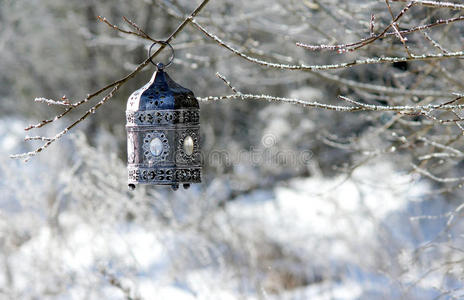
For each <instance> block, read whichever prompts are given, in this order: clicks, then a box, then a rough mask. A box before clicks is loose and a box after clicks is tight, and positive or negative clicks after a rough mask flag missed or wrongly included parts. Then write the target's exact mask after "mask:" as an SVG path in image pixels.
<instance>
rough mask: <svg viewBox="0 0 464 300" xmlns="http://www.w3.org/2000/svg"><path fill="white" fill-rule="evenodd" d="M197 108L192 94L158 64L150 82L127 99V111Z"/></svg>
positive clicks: (196, 102)
mask: <svg viewBox="0 0 464 300" xmlns="http://www.w3.org/2000/svg"><path fill="white" fill-rule="evenodd" d="M183 108H199V106H198V101H197V100H196V99H195V96H194V95H193V92H192V91H191V90H189V89H187V88H184V87H183V86H181V85H179V84H178V83H176V82H175V81H174V80H172V79H171V77H169V75H168V74H167V73H166V72H165V71H164V70H163V65H162V64H158V70H157V71H155V73H154V74H153V76H152V77H151V80H150V81H149V82H148V83H147V84H146V85H144V86H143V87H141V88H140V89H138V90H136V91H135V92H134V93H132V95H131V96H130V97H129V101H128V103H127V110H128V111H129V110H130V111H138V110H153V109H155V110H165V109H183Z"/></svg>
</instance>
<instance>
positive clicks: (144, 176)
mask: <svg viewBox="0 0 464 300" xmlns="http://www.w3.org/2000/svg"><path fill="white" fill-rule="evenodd" d="M168 65H169V64H168ZM166 66H167V65H166ZM166 66H163V64H161V63H159V64H158V65H157V70H156V71H155V73H154V74H153V76H152V78H151V80H150V81H149V82H148V83H147V84H146V85H145V86H143V87H142V88H140V89H138V90H137V91H135V92H134V93H132V95H131V96H130V97H129V99H128V101H127V110H126V118H127V125H126V129H127V157H128V166H127V168H128V184H129V188H130V189H135V187H136V185H137V184H156V185H171V187H172V188H173V189H174V190H176V189H177V188H178V187H179V184H183V186H184V188H188V187H189V186H190V183H199V182H201V155H200V132H199V131H200V109H199V105H198V101H197V100H196V99H195V96H194V95H193V92H192V91H190V90H189V89H186V88H184V87H182V86H180V85H179V84H177V83H176V82H174V81H173V80H172V79H171V78H170V77H169V76H168V74H167V73H166V72H165V71H164V68H165V67H166Z"/></svg>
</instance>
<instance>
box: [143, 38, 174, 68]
mask: <svg viewBox="0 0 464 300" xmlns="http://www.w3.org/2000/svg"><path fill="white" fill-rule="evenodd" d="M156 44H162V45H165V46H168V47H169V48H170V49H171V57H169V62H168V63H167V64H163V63H161V62H159V63H157V64H155V63H154V62H153V60H151V49H152V48H153V46H154V45H156ZM148 59H149V60H150V62H151V63H152V64H154V65H155V66H156V68H157V69H158V70H162V69H164V68H167V67H169V66H170V65H171V64H172V61H173V60H174V48H173V47H172V46H171V44H169V43H168V42H165V41H156V42H154V43H153V44H151V46H150V48H149V49H148Z"/></svg>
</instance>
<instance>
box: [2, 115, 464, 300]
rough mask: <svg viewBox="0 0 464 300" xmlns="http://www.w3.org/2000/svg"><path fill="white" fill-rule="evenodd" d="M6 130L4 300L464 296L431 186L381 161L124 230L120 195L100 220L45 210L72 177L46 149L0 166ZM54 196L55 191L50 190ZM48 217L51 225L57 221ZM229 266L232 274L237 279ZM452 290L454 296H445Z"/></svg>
mask: <svg viewBox="0 0 464 300" xmlns="http://www.w3.org/2000/svg"><path fill="white" fill-rule="evenodd" d="M5 122H6V121H5ZM9 124H10V126H9V128H10V130H6V129H5V127H7V126H0V128H2V129H0V130H3V132H0V145H2V148H1V152H2V153H1V155H2V158H1V159H0V162H1V165H0V167H1V169H2V170H1V171H2V173H1V175H0V187H1V189H2V194H1V195H0V207H1V211H0V214H1V216H2V218H1V219H0V230H1V231H0V247H1V248H0V249H2V252H3V259H2V261H3V263H4V266H3V268H2V269H3V272H0V295H5V296H6V295H13V298H16V299H32V298H34V297H36V298H35V299H51V298H53V299H124V298H125V296H131V297H133V298H137V297H141V298H142V299H263V298H264V299H316V300H319V299H321V300H322V299H347V300H348V299H448V297H451V296H452V295H454V296H456V297H459V296H462V297H464V294H463V292H462V290H460V289H462V288H463V284H462V281H461V282H460V281H459V278H460V276H461V278H462V274H463V272H462V267H460V266H462V263H460V264H457V265H456V266H449V265H448V266H446V267H443V268H440V267H439V266H441V265H443V264H445V265H446V262H447V261H453V260H459V259H462V258H460V257H462V254H461V256H459V255H457V254H456V253H455V252H449V251H447V250H446V249H447V248H448V247H447V246H443V244H442V243H441V242H442V241H443V239H445V240H446V238H448V239H450V238H451V239H453V240H452V241H451V242H448V244H447V245H449V246H453V247H455V248H459V247H460V249H463V248H462V246H463V245H462V241H461V240H459V239H462V237H460V235H459V227H454V231H453V230H449V231H448V232H447V235H441V234H440V232H441V231H442V230H444V229H445V227H446V225H447V224H446V222H447V221H448V218H445V217H440V216H441V215H442V214H446V213H447V212H449V211H451V210H453V209H454V207H453V205H452V204H447V203H445V202H444V201H443V200H441V199H440V198H437V197H431V196H427V192H428V191H429V190H430V186H429V185H428V184H427V183H426V182H425V181H423V180H421V179H420V178H418V177H415V176H413V175H408V174H399V173H396V172H395V171H394V170H393V167H392V165H391V164H390V163H388V162H378V163H376V164H371V165H366V166H363V167H360V168H359V169H358V170H357V171H356V172H355V173H354V174H353V176H352V177H351V178H350V179H346V178H344V177H342V176H340V177H338V178H317V177H312V178H302V179H294V180H292V181H290V182H288V183H287V184H286V185H285V186H284V185H282V186H276V187H275V188H274V189H272V190H266V191H264V190H263V191H255V192H252V193H251V194H245V195H242V196H240V197H239V198H237V199H235V200H234V201H231V202H229V203H228V204H227V205H225V207H224V209H214V210H211V211H207V214H206V215H201V214H198V215H197V216H196V217H191V216H190V215H189V213H188V212H189V210H188V209H186V211H185V212H184V214H182V213H181V212H179V211H175V212H174V213H173V215H172V216H171V219H169V218H168V220H167V221H166V220H165V222H164V223H163V222H161V221H155V220H154V219H155V215H156V213H155V211H154V212H153V213H150V212H147V211H145V213H146V214H145V215H143V217H140V218H137V217H136V218H135V219H134V220H133V221H128V220H125V219H124V218H119V217H115V216H114V215H115V214H117V212H115V211H117V210H118V209H115V207H116V208H118V207H119V206H111V205H116V204H115V203H113V202H117V203H126V202H124V201H126V200H120V199H125V198H124V197H128V196H125V194H123V192H121V196H115V197H111V196H109V195H99V196H98V197H102V198H95V196H92V195H89V196H88V197H89V199H90V198H92V199H104V198H105V197H106V198H108V201H109V204H108V206H107V208H106V209H107V210H106V211H105V209H103V210H102V211H101V209H102V208H101V207H100V206H99V205H100V204H99V203H96V204H94V205H95V206H94V207H93V209H88V210H84V211H83V206H82V205H81V204H76V203H73V202H70V203H68V204H67V205H64V206H63V204H61V205H62V206H63V207H61V206H60V207H59V208H56V207H55V206H54V205H50V199H55V198H60V197H63V198H66V196H65V192H63V193H64V194H63V195H61V194H60V192H59V191H60V190H63V191H65V190H69V189H70V188H69V187H66V184H67V182H68V184H69V181H67V180H68V179H69V178H68V179H66V178H67V176H69V174H70V173H69V171H66V172H65V171H63V170H61V169H60V168H59V166H58V164H59V160H58V162H56V161H54V159H56V157H57V155H59V151H61V150H60V149H59V148H58V147H56V148H55V149H54V150H52V151H54V153H53V154H52V155H50V156H48V158H47V157H45V155H44V156H43V157H41V158H40V159H36V160H33V161H31V162H29V163H27V164H23V163H21V162H17V161H11V160H9V159H8V158H7V157H6V156H5V154H7V153H10V152H12V151H18V150H22V149H21V146H20V145H19V144H17V143H16V142H15V141H16V140H17V137H18V136H20V134H22V132H21V131H20V130H19V128H22V126H21V125H23V124H21V123H20V122H16V123H14V122H13V123H12V122H11V121H10V123H9ZM11 124H12V125H11ZM0 125H1V124H0ZM58 157H59V156H58ZM102 163H105V162H102ZM121 165H122V166H123V165H124V164H123V162H121ZM120 169H121V168H120ZM54 170H55V171H56V173H57V174H55V173H54V172H55V171H54ZM33 171H34V172H33ZM118 172H122V173H124V170H123V169H122V171H121V170H119V169H118ZM37 173H40V174H37ZM124 180H125V178H123V180H122V181H124ZM22 182H24V183H22ZM74 182H75V184H76V185H78V184H79V181H78V180H76V181H74ZM56 185H58V186H59V187H60V188H58V189H53V188H52V187H53V186H56ZM61 186H62V188H61ZM124 189H125V187H124ZM51 190H58V192H56V191H55V192H50V191H51ZM71 190H72V189H71ZM124 193H125V192H124ZM177 193H178V194H176V196H175V197H176V198H175V199H176V200H173V201H174V202H175V203H180V204H182V203H186V202H184V201H188V202H189V203H193V204H195V203H204V202H205V199H206V198H207V197H208V199H209V198H211V197H212V198H214V194H213V195H210V194H209V187H200V188H193V189H191V190H189V191H188V192H177ZM118 195H119V194H118ZM145 196H146V195H145ZM145 196H144V197H145ZM118 197H121V198H118ZM159 197H164V196H159ZM83 198H85V196H83ZM89 199H87V200H86V201H88V200H89ZM92 199H91V200H92ZM160 199H161V198H160ZM98 201H100V200H98ZM131 201H132V202H130V201H128V202H127V203H126V204H127V205H129V204H128V203H134V201H133V200H131ZM157 201H158V200H157ZM83 202H85V201H84V200H83ZM159 203H161V200H159ZM213 203H214V201H213ZM126 204H125V205H126ZM193 204H191V205H193ZM187 206H188V205H187ZM175 207H182V205H179V206H175ZM57 210H59V211H60V213H53V212H54V211H57ZM50 216H55V217H56V219H54V218H53V217H50ZM431 216H438V217H431ZM172 220H175V222H173V221H172ZM186 220H187V221H186ZM189 220H190V221H189ZM192 220H193V221H192ZM56 224H59V226H57V225H56ZM173 224H174V225H173ZM461 228H462V227H461ZM455 231H456V232H455ZM436 237H438V239H435V238H436ZM434 239H435V240H434ZM432 241H433V243H431V242H432ZM231 249H232V250H231ZM231 253H232V255H231ZM230 257H232V258H230ZM231 261H232V263H231ZM237 261H239V262H241V263H237V264H235V265H237V267H236V268H235V267H234V262H237ZM435 267H436V268H435ZM285 274H300V277H301V278H304V279H305V280H306V282H303V283H300V284H295V286H294V287H293V288H283V289H282V286H279V285H280V284H281V282H283V281H285V280H287V281H288V282H289V284H292V283H293V282H298V280H299V279H298V278H297V279H295V278H293V277H292V278H290V280H289V277H288V276H287V275H285ZM292 276H294V275H292ZM2 287H3V288H2ZM452 289H456V291H455V292H453V293H450V294H444V293H445V292H446V291H448V290H452ZM275 290H279V294H276V292H275ZM440 295H442V297H441V298H440ZM7 299H8V298H7ZM450 299H451V298H450Z"/></svg>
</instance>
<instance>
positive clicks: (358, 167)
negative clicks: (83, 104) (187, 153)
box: [0, 0, 464, 300]
mask: <svg viewBox="0 0 464 300" xmlns="http://www.w3.org/2000/svg"><path fill="white" fill-rule="evenodd" d="M198 3H199V1H187V0H185V1H180V0H179V1H175V0H173V1H169V0H154V1H151V0H145V1H142V0H137V1H122V0H118V1H114V0H113V1H109V0H103V1H96V0H95V1H94V0H85V1H57V0H27V1H26V0H0V98H1V101H0V109H1V110H0V266H1V267H0V299H316V300H319V299H321V300H322V299H369V300H375V299H461V298H462V297H464V240H463V237H464V236H463V230H464V223H463V221H462V212H461V210H462V207H463V206H462V205H463V203H462V199H463V193H462V191H461V187H462V186H461V184H460V181H457V182H456V181H452V182H451V184H449V183H450V182H447V181H440V180H432V179H433V177H432V178H431V177H430V176H421V175H420V174H418V173H416V172H414V169H413V168H412V167H411V162H414V163H417V159H418V156H419V155H425V154H427V153H430V151H431V150H430V148H427V147H428V146H430V145H431V144H430V143H421V144H419V143H417V142H411V143H404V142H403V139H402V138H404V139H406V137H407V139H408V141H409V139H410V137H411V136H417V138H418V139H419V137H421V138H424V139H425V136H426V137H427V140H428V141H437V143H438V141H440V143H441V142H443V141H442V140H438V138H442V139H446V142H443V144H446V145H448V146H449V147H451V146H452V147H457V148H459V147H460V144H461V143H462V141H461V140H460V138H459V137H456V136H461V135H462V134H461V132H460V131H459V128H458V127H457V126H455V127H451V126H446V128H444V129H442V128H436V127H434V126H431V125H430V124H427V123H423V124H422V123H420V121H422V120H421V119H420V118H419V117H417V116H407V115H405V116H398V115H394V114H392V113H376V112H370V113H340V112H330V111H322V110H314V109H308V108H303V107H300V106H292V105H288V104H287V105H285V104H277V103H267V102H259V101H242V100H233V101H229V102H227V101H222V102H205V103H201V131H202V143H203V149H204V157H205V160H204V169H203V183H202V184H198V185H193V186H192V187H191V188H190V189H189V190H182V189H181V190H179V191H177V192H173V191H171V190H170V189H169V188H163V187H140V188H137V189H136V190H135V191H134V192H129V191H128V190H127V174H126V165H125V163H126V152H125V151H126V147H125V144H126V142H125V127H124V126H125V112H124V110H125V102H126V100H127V96H128V95H129V94H130V93H131V92H132V91H133V90H135V89H136V88H138V87H140V86H141V85H143V84H144V83H145V82H146V81H147V80H148V79H149V77H150V75H151V72H153V71H154V70H153V68H152V67H150V68H146V70H144V71H143V72H142V73H140V74H139V75H138V76H137V77H136V78H134V79H133V80H132V81H130V82H129V83H128V84H127V85H126V86H125V87H124V88H123V89H121V91H120V92H119V93H118V94H117V95H116V96H115V97H114V98H113V99H112V100H111V101H110V102H109V103H107V104H105V105H104V106H103V107H102V108H101V109H100V110H99V111H97V112H96V113H95V114H94V115H93V116H92V117H91V118H89V119H87V120H86V121H85V122H84V123H82V124H80V125H79V126H78V127H77V128H75V129H73V130H72V132H71V133H70V134H67V135H66V136H65V137H64V138H63V139H62V140H60V141H59V142H57V143H55V144H54V145H52V146H51V147H50V148H49V149H47V150H46V151H44V152H43V153H41V154H40V155H38V156H37V157H34V158H32V159H31V160H30V161H29V162H27V163H24V162H23V161H21V160H12V159H10V158H9V157H8V155H10V154H14V153H20V152H24V151H30V150H31V149H33V148H32V147H33V146H37V145H40V144H34V143H33V144H28V143H26V142H24V141H23V138H24V136H25V132H24V130H23V129H24V128H25V127H27V126H28V125H29V124H32V123H37V121H39V120H42V119H45V118H50V117H53V116H54V115H55V113H57V112H59V111H60V110H59V109H57V108H54V107H51V106H47V105H45V104H39V103H34V102H33V100H34V98H35V97H47V98H54V99H59V98H61V97H62V96H63V95H66V97H67V98H69V99H72V100H80V99H82V98H83V97H85V95H86V94H87V93H89V92H92V91H95V90H96V89H98V88H99V87H101V86H103V85H105V84H108V83H110V82H112V81H114V80H116V79H118V78H120V77H122V76H123V75H125V74H127V73H128V72H130V71H131V70H132V69H133V68H134V67H135V66H136V65H137V64H138V63H140V62H141V61H143V60H144V59H145V57H146V49H147V47H148V46H149V44H148V43H146V42H145V41H143V40H138V39H136V38H133V37H130V36H129V37H128V36H121V35H120V34H118V33H116V32H114V31H111V30H110V29H109V28H108V27H107V26H106V25H104V24H102V23H100V22H98V20H97V16H98V15H101V16H104V17H106V18H108V19H109V20H110V21H112V22H113V23H116V24H118V25H121V26H122V27H124V25H123V22H122V20H121V17H122V16H126V17H128V18H129V19H131V20H133V21H135V22H136V23H137V24H139V25H140V26H142V28H144V29H145V30H146V31H147V32H148V33H149V34H151V35H152V36H154V37H157V38H163V37H166V36H167V35H168V34H169V33H170V32H172V31H173V30H174V29H175V27H176V26H177V25H178V24H179V23H180V22H181V21H182V20H181V19H178V18H176V17H174V16H173V15H170V14H169V12H170V11H171V12H172V11H173V10H176V9H178V10H180V11H182V12H184V13H187V12H190V11H191V10H192V9H193V8H194V7H195V6H196V5H197V4H198ZM404 5H405V3H402V2H399V3H398V2H392V9H393V10H394V11H395V12H396V13H398V12H399V11H400V10H401V9H402V8H403V7H404ZM371 14H375V16H376V28H383V27H384V26H385V25H386V24H389V22H390V21H391V16H390V14H389V12H388V10H387V7H386V5H385V2H384V1H368V3H365V2H364V1H335V0H319V1H316V0H308V1H288V0H281V1H279V0H276V1H265V0H262V1H261V0H260V1H230V0H227V1H222V0H221V1H214V0H213V1H211V2H210V4H208V6H207V8H205V10H204V11H203V12H202V13H201V14H200V16H199V17H198V18H197V20H198V21H199V22H201V23H202V24H206V25H207V27H208V28H209V29H210V30H211V31H212V32H214V33H215V34H217V35H219V36H220V37H221V38H223V39H224V40H226V41H228V42H230V43H232V44H234V45H235V46H237V47H238V48H240V49H241V51H244V52H245V53H247V54H248V55H250V56H253V57H260V58H263V59H269V60H279V61H281V62H287V63H297V62H300V61H302V62H307V63H310V64H326V63H334V62H340V61H347V60H349V59H353V58H355V57H357V56H356V54H352V53H349V54H343V55H340V54H336V53H325V52H322V53H318V52H316V53H314V52H308V51H305V50H303V49H301V48H299V47H296V46H295V42H299V41H302V42H306V43H313V44H320V43H324V44H329V43H332V44H333V43H345V42H350V41H356V40H359V39H360V38H361V37H363V36H368V35H369V20H370V16H371ZM459 15H460V11H459V10H458V11H450V10H447V9H432V8H423V7H417V8H415V10H413V11H412V12H411V15H409V16H408V18H406V19H405V20H404V21H402V22H403V23H402V24H401V25H404V26H405V27H408V26H412V25H418V24H426V23H429V22H430V20H436V19H439V18H449V17H455V16H459ZM444 31H446V32H445V33H443V32H444ZM463 32H464V27H463V26H462V25H461V24H460V23H455V24H451V25H449V26H447V27H443V28H441V29H439V30H437V31H430V32H429V34H430V35H431V36H432V37H433V38H434V39H436V40H438V41H439V42H440V43H443V44H445V45H446V46H447V47H449V48H450V49H452V50H454V51H458V50H460V49H459V47H462V44H463V34H462V33H463ZM408 42H409V43H411V45H414V47H415V48H414V49H423V50H424V52H427V51H431V50H430V49H433V45H432V46H430V41H429V40H427V39H424V36H423V35H421V34H420V33H419V34H418V35H417V36H416V35H412V36H409V40H408ZM173 46H174V48H175V49H176V59H175V61H174V65H173V67H172V68H170V69H169V71H168V72H169V74H170V75H171V77H172V78H173V79H175V80H176V81H177V82H179V83H180V84H182V85H184V86H186V87H189V88H191V89H192V90H193V91H194V92H195V94H196V96H198V97H206V96H214V95H223V94H228V93H230V91H228V88H227V87H226V86H225V85H224V84H223V83H222V82H221V81H220V80H218V78H216V76H215V73H216V72H220V73H221V74H224V75H226V76H227V78H228V79H229V80H230V81H231V82H232V84H233V85H234V86H237V87H239V88H240V90H242V91H244V92H250V93H256V94H261V93H264V94H271V95H275V96H283V97H295V98H303V99H310V100H317V101H319V102H324V103H331V104H340V100H338V99H337V95H338V94H343V95H348V96H352V97H354V98H356V99H363V101H365V102H369V103H376V104H378V103H387V104H391V103H401V104H411V103H417V102H420V101H424V102H425V103H430V102H432V101H434V100H436V99H447V98H439V95H438V93H440V92H442V93H443V95H448V94H449V93H451V92H458V91H459V89H460V88H462V86H461V80H460V78H462V75H463V74H462V70H461V69H462V66H461V65H462V62H461V61H460V60H453V61H449V62H448V61H443V62H442V63H439V64H438V67H437V65H436V64H435V62H433V61H432V62H428V61H426V62H417V63H414V64H413V63H411V64H410V63H405V64H396V65H392V64H384V65H383V64H382V65H368V66H361V67H357V68H352V69H343V70H340V71H333V72H326V73H321V74H322V76H321V75H320V74H319V73H315V72H292V71H284V70H272V69H265V68H262V67H259V66H256V65H253V64H251V63H249V62H246V61H244V60H242V59H240V58H239V57H237V56H235V55H233V54H231V53H230V52H228V51H226V50H224V49H222V48H221V47H219V46H218V45H217V44H215V43H214V42H212V41H211V40H208V39H207V38H206V37H205V36H204V35H202V34H201V32H199V31H198V30H195V29H194V28H193V27H188V28H187V29H186V30H185V31H184V32H183V33H182V34H180V35H179V37H178V38H176V40H175V41H174V43H173ZM431 47H432V48H431ZM418 53H420V52H418ZM357 55H359V56H360V57H371V56H381V55H390V56H391V55H398V56H404V48H403V45H402V44H401V42H399V41H398V39H395V38H390V39H386V40H385V41H382V42H381V43H380V44H378V45H373V46H371V47H368V48H366V49H363V50H362V52H360V54H357ZM440 68H441V69H440ZM443 69H445V70H447V71H448V73H449V72H451V73H452V75H453V76H451V78H448V77H446V76H439V75H437V74H435V73H434V72H439V71H440V70H442V71H443ZM324 74H329V75H330V76H332V77H330V78H328V77H327V76H326V77H324V76H325V75H324ZM419 77H420V78H419ZM353 82H359V83H365V84H372V85H377V86H385V87H394V88H405V89H414V90H422V91H424V92H423V93H422V94H421V95H420V98H419V97H418V96H416V95H414V93H413V92H411V93H409V94H408V93H406V95H405V94H402V93H397V92H395V93H377V92H376V91H375V89H373V88H372V87H367V89H366V86H364V89H363V87H362V86H361V87H360V86H357V85H356V84H353ZM429 90H434V91H435V92H436V94H437V95H434V94H433V93H430V94H431V95H423V94H427V91H429ZM97 101H98V100H97ZM382 101H383V102H382ZM81 113H82V112H81ZM78 117H79V113H78V112H76V113H75V114H74V115H70V117H69V119H68V120H65V121H63V123H55V122H54V123H53V124H52V126H50V127H48V128H47V127H46V128H44V129H43V130H41V131H39V133H40V134H43V135H52V136H53V135H54V134H55V133H56V132H57V131H59V130H61V129H62V128H63V126H65V124H66V122H68V121H69V120H75V119H76V118H78ZM414 122H415V123H414ZM416 123H417V124H416ZM419 123H420V124H419ZM452 125H453V124H452ZM427 126H428V127H427ZM424 128H426V129H427V130H426V129H424ZM417 132H419V134H417ZM31 135H35V134H31ZM405 136H406V137H405ZM406 144H407V145H406ZM405 145H406V146H405ZM440 145H441V144H440ZM432 146H433V147H438V146H437V144H433V145H432ZM432 146H430V147H432ZM439 148H440V147H438V149H439ZM453 149H455V148H453ZM445 150H449V149H445ZM456 151H458V150H456ZM456 153H458V152H456ZM461 153H462V152H461ZM458 154H459V153H458ZM460 157H462V156H460V154H459V155H455V156H454V157H452V158H449V157H448V158H445V159H442V158H441V160H442V161H439V160H437V161H434V160H433V159H432V160H430V164H431V165H427V167H428V168H429V170H430V168H431V169H432V170H439V174H440V176H442V177H446V176H454V177H453V178H455V177H459V176H463V175H462V173H463V172H462V171H461V169H462V163H461V162H460ZM419 160H420V159H419ZM420 162H423V161H420ZM427 162H429V160H427ZM421 167H425V166H424V165H423V164H422V165H421ZM422 175H424V174H422Z"/></svg>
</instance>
